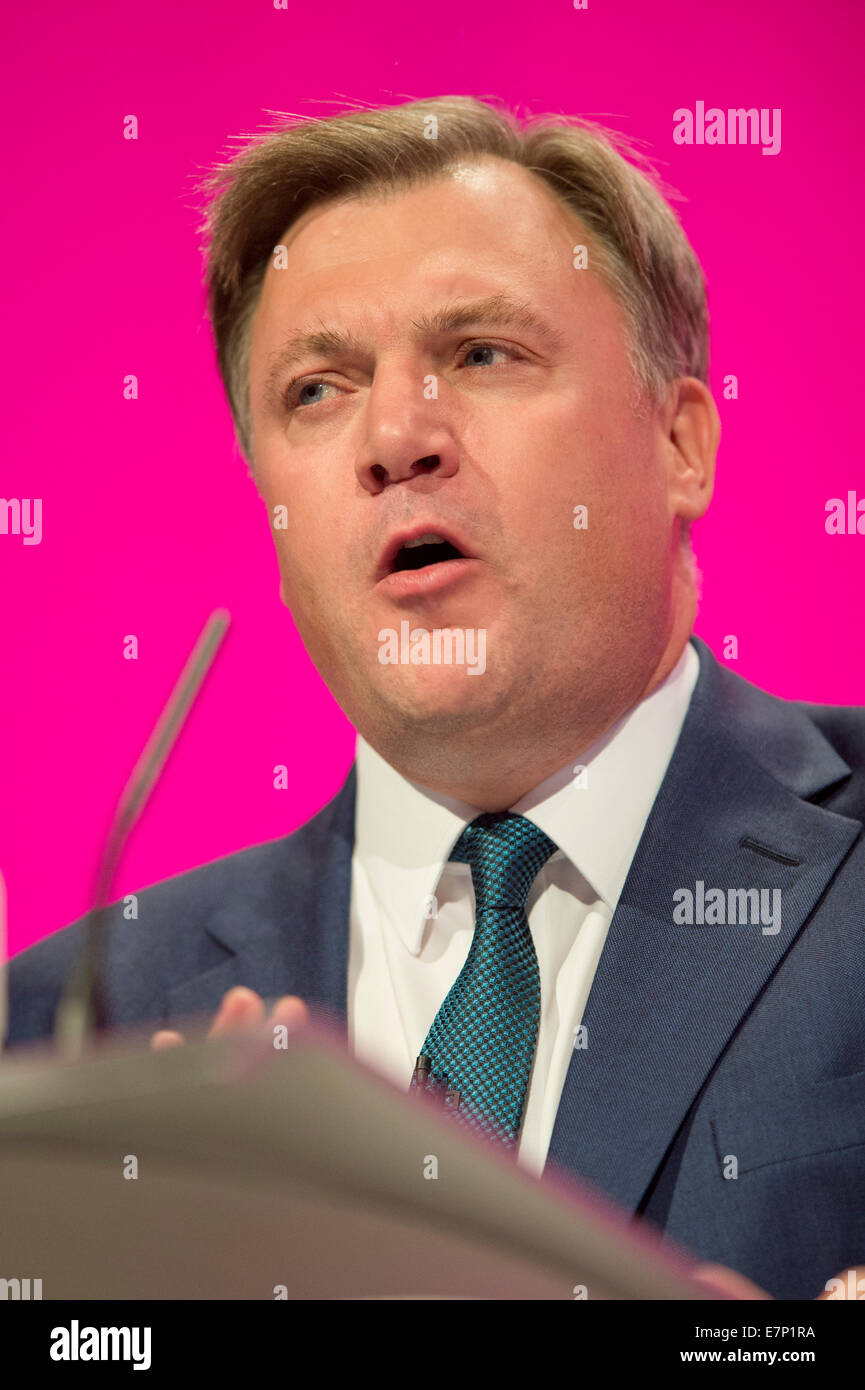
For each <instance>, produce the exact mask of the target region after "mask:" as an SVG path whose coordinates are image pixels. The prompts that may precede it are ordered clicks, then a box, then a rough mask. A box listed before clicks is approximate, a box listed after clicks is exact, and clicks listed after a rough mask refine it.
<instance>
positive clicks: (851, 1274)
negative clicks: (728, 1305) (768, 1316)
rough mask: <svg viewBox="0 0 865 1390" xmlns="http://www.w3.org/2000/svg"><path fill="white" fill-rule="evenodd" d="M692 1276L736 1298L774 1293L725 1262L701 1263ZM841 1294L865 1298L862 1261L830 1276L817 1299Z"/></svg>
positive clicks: (832, 1297)
mask: <svg viewBox="0 0 865 1390" xmlns="http://www.w3.org/2000/svg"><path fill="white" fill-rule="evenodd" d="M691 1277H692V1279H696V1280H697V1281H698V1283H700V1284H705V1285H706V1286H707V1287H708V1288H710V1289H715V1290H716V1291H717V1292H718V1293H725V1294H732V1296H733V1297H734V1298H752V1299H753V1298H769V1299H770V1298H771V1297H772V1295H771V1294H769V1293H766V1291H765V1289H761V1288H758V1286H757V1285H756V1284H752V1283H751V1280H750V1279H746V1278H745V1276H744V1275H743V1274H737V1273H736V1271H735V1270H734V1269H727V1267H726V1266H725V1265H710V1264H706V1265H700V1266H698V1268H697V1269H695V1270H694V1271H693V1273H692V1275H691ZM860 1280H861V1283H860ZM857 1290H858V1292H857ZM842 1298H865V1266H862V1265H860V1266H858V1267H857V1268H856V1269H845V1270H844V1272H843V1274H839V1275H837V1277H836V1278H835V1279H828V1280H827V1281H826V1288H825V1289H824V1290H823V1292H822V1293H819V1294H818V1295H817V1297H816V1299H815V1300H814V1301H815V1303H819V1302H821V1301H822V1300H823V1299H842Z"/></svg>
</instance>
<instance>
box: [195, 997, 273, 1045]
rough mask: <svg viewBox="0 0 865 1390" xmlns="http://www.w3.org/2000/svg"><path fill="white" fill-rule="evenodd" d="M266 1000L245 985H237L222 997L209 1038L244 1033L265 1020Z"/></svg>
mask: <svg viewBox="0 0 865 1390" xmlns="http://www.w3.org/2000/svg"><path fill="white" fill-rule="evenodd" d="M264 1012H265V1011H264V1000H263V999H261V998H260V996H259V995H257V994H256V993H255V991H254V990H251V989H247V988H246V986H245V985H235V987H234V989H230V990H228V992H227V993H226V994H224V995H223V997H222V1003H221V1004H220V1006H219V1012H218V1013H217V1015H216V1018H215V1019H214V1020H213V1025H212V1027H211V1029H210V1032H209V1033H208V1035H207V1036H208V1038H221V1037H224V1036H225V1034H227V1033H237V1032H244V1031H246V1030H248V1029H250V1028H254V1027H255V1026H256V1024H258V1023H261V1022H262V1021H263V1019H264Z"/></svg>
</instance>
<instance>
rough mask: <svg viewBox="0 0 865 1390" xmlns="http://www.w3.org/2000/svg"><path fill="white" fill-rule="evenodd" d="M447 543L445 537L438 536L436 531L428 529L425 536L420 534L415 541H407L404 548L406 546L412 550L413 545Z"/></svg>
mask: <svg viewBox="0 0 865 1390" xmlns="http://www.w3.org/2000/svg"><path fill="white" fill-rule="evenodd" d="M445 544H446V542H445V540H444V538H443V537H442V536H437V535H436V534H435V532H434V531H427V532H426V534H425V535H423V536H418V537H417V538H416V539H415V540H413V541H406V543H405V546H404V547H403V548H404V549H405V550H411V549H412V547H413V546H415V545H445Z"/></svg>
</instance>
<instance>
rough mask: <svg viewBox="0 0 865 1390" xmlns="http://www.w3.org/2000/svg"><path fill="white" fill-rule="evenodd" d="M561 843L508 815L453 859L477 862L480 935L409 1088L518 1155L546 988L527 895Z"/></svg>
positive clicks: (482, 821) (480, 820)
mask: <svg viewBox="0 0 865 1390" xmlns="http://www.w3.org/2000/svg"><path fill="white" fill-rule="evenodd" d="M556 849H557V846H556V845H555V844H554V843H553V841H552V840H551V839H549V837H548V836H547V835H545V834H544V833H543V831H542V830H539V829H538V827H537V826H536V825H533V824H532V822H531V821H529V820H526V819H525V817H523V816H515V815H513V814H512V813H511V812H510V811H497V812H495V813H491V814H487V815H482V816H478V817H477V819H476V820H473V821H472V823H471V825H468V826H466V828H465V830H464V831H463V833H462V835H461V836H460V838H459V839H458V840H457V843H456V845H455V846H454V848H453V851H452V853H451V859H456V860H458V861H459V862H460V863H463V864H469V865H470V866H471V871H472V883H473V884H474V890H475V909H476V910H475V932H474V937H473V938H472V944H471V948H470V950H469V954H468V958H467V959H466V963H465V965H464V966H463V968H462V970H461V971H460V974H459V976H458V977H457V979H456V981H455V983H454V985H453V987H452V989H451V990H450V992H449V994H448V995H447V998H446V999H445V1001H444V1003H443V1004H442V1006H441V1008H440V1009H439V1011H438V1013H437V1014H436V1016H435V1019H434V1020H433V1024H432V1027H431V1028H430V1030H429V1033H428V1034H427V1039H426V1042H425V1043H424V1045H423V1050H422V1052H421V1055H420V1057H419V1058H418V1061H417V1065H416V1067H415V1072H414V1076H413V1077H412V1082H411V1088H412V1089H413V1090H414V1089H421V1090H425V1091H433V1092H437V1093H438V1094H439V1095H440V1096H441V1098H442V1099H443V1100H444V1102H445V1104H446V1105H447V1106H448V1107H449V1108H450V1110H451V1111H452V1112H453V1114H454V1116H455V1118H456V1119H458V1120H459V1121H461V1122H462V1123H463V1124H465V1125H467V1126H468V1127H469V1128H470V1129H472V1130H474V1131H475V1132H476V1133H479V1134H481V1135H484V1136H485V1137H486V1138H488V1139H491V1140H493V1141H494V1142H496V1143H498V1144H500V1145H502V1146H503V1147H504V1148H505V1149H511V1150H515V1149H516V1147H517V1145H518V1142H519V1135H520V1126H521V1124H522V1119H523V1108H524V1106H525V1100H526V1092H527V1090H528V1084H529V1076H530V1074H531V1070H532V1063H533V1061H534V1056H535V1048H536V1047H537V1042H538V1027H539V1024H540V1017H541V982H540V975H539V973H538V958H537V956H536V954H535V947H534V942H533V941H532V934H531V931H530V930H529V924H528V920H527V918H526V913H525V906H526V899H527V898H528V896H529V890H530V888H531V886H532V883H533V882H534V880H535V877H536V875H537V873H538V870H539V869H540V868H541V866H542V865H543V864H545V863H546V861H547V860H548V859H549V857H550V855H551V854H554V853H555V851H556Z"/></svg>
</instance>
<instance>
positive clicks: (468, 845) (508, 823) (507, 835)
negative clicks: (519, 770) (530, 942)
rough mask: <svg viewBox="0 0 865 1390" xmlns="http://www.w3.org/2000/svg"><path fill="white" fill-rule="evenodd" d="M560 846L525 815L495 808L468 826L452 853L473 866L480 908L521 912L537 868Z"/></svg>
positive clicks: (473, 878) (479, 909)
mask: <svg viewBox="0 0 865 1390" xmlns="http://www.w3.org/2000/svg"><path fill="white" fill-rule="evenodd" d="M557 848H558V846H557V845H556V844H554V843H553V841H552V840H551V839H550V837H549V836H548V835H545V834H544V832H543V830H539V829H538V827H537V826H536V825H534V824H533V823H532V822H531V821H530V820H526V818H525V816H515V815H514V814H513V812H511V811H494V812H488V813H486V814H484V815H482V816H477V817H476V819H475V820H473V821H472V823H471V825H467V826H466V828H465V830H464V831H463V833H462V835H460V837H459V839H458V840H457V842H456V844H455V845H454V847H453V849H452V851H451V856H450V857H451V859H455V860H457V861H458V862H459V863H461V864H469V865H470V866H471V871H472V882H473V884H474V890H475V898H476V900H477V909H478V912H480V911H482V910H484V909H486V908H490V907H507V908H516V909H517V911H519V912H522V911H523V910H524V909H525V905H526V899H527V898H528V896H529V890H530V889H531V886H532V884H533V883H534V881H535V878H536V876H537V873H538V870H539V869H540V868H541V867H542V865H544V864H545V863H546V862H547V860H548V859H549V857H550V855H552V854H555V852H556V850H557Z"/></svg>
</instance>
